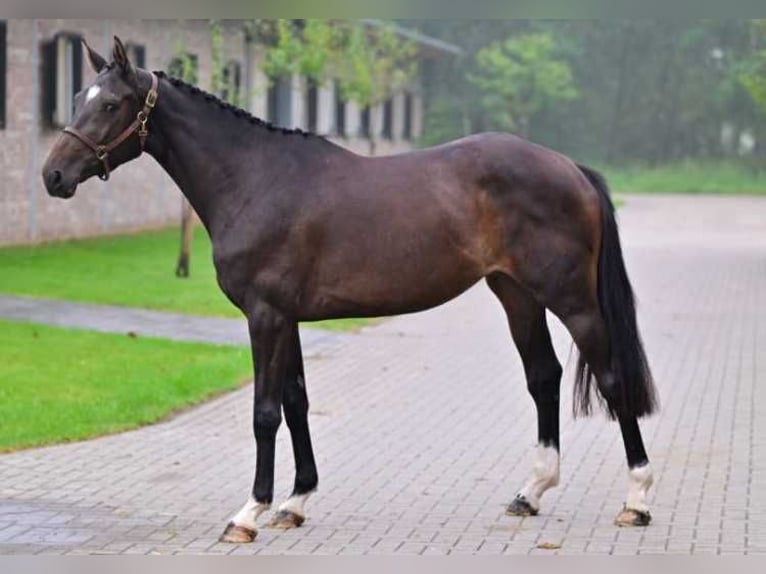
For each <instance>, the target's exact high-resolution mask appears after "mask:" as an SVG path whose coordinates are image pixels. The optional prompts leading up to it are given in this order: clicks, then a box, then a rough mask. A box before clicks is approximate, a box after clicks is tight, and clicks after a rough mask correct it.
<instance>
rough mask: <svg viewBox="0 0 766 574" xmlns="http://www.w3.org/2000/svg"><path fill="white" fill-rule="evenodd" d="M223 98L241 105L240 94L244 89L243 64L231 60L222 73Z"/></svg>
mask: <svg viewBox="0 0 766 574" xmlns="http://www.w3.org/2000/svg"><path fill="white" fill-rule="evenodd" d="M221 83H222V86H221V99H223V100H225V101H227V102H231V103H232V104H234V105H239V94H240V90H241V89H242V66H240V65H239V62H236V61H234V60H231V61H230V62H229V63H228V64H226V67H224V69H223V73H222V74H221Z"/></svg>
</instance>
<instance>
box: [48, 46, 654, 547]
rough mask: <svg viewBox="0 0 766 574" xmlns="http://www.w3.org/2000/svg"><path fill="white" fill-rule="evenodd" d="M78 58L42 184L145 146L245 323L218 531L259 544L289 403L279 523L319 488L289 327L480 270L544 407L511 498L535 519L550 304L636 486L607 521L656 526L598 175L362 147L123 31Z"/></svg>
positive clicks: (635, 373) (649, 385)
mask: <svg viewBox="0 0 766 574" xmlns="http://www.w3.org/2000/svg"><path fill="white" fill-rule="evenodd" d="M86 48H87V46H86ZM87 53H88V59H89V61H90V63H91V66H92V67H93V69H94V70H95V71H96V72H97V74H98V75H97V76H96V78H95V81H94V82H93V84H92V85H91V86H89V87H88V88H87V89H86V90H84V91H83V92H82V93H80V94H79V95H78V96H77V98H76V111H75V115H74V119H73V121H72V124H71V126H69V127H68V128H66V130H65V131H66V132H67V133H65V134H63V135H62V136H61V138H60V139H59V140H58V141H57V142H56V144H55V145H54V146H53V149H52V150H51V152H50V155H49V156H48V159H47V161H46V162H45V166H44V168H43V178H44V181H45V185H46V187H47V189H48V192H49V193H50V194H51V195H54V196H57V197H64V198H66V197H71V196H72V195H74V193H75V188H76V187H77V184H78V183H80V182H82V181H85V180H86V179H88V178H90V177H92V176H94V175H95V176H100V177H102V178H104V177H108V176H109V173H110V171H111V170H113V169H114V168H116V167H118V166H119V165H121V164H123V163H125V162H127V161H130V160H132V159H134V158H136V157H138V156H139V155H140V154H141V153H142V151H143V150H144V149H145V151H147V152H148V153H149V154H151V155H152V156H153V157H154V158H155V159H156V160H157V161H158V162H159V163H160V165H162V167H163V168H164V169H165V170H166V171H167V172H168V174H170V176H171V177H172V178H173V180H174V181H175V182H176V183H177V184H178V186H179V188H180V189H181V191H182V192H183V193H184V195H185V196H186V197H187V198H188V199H189V201H190V202H191V204H192V205H193V207H194V209H195V210H196V212H197V213H198V214H199V217H200V219H201V220H202V223H203V224H204V226H205V228H206V229H207V231H208V233H209V235H210V238H211V240H212V244H213V256H214V262H215V267H216V271H217V276H218V282H219V284H220V286H221V289H222V290H223V291H224V293H226V295H227V296H228V297H229V299H230V300H231V301H232V302H233V303H234V304H235V305H236V306H237V307H238V308H239V309H241V310H242V312H243V313H244V314H245V316H246V317H247V320H248V324H249V328H250V335H251V341H252V354H253V361H254V363H255V365H257V369H256V371H255V383H254V384H255V391H254V401H255V402H254V409H253V429H254V433H255V440H256V444H257V460H256V471H255V481H254V485H253V489H252V495H251V496H250V498H249V500H248V502H247V503H246V504H245V506H244V507H243V508H242V509H241V510H240V511H239V512H238V513H237V514H236V515H235V516H234V517H233V518H232V519H231V521H230V522H229V524H228V525H227V527H226V529H225V531H224V533H223V534H222V536H221V539H222V540H224V541H229V542H247V541H251V540H253V539H254V538H255V535H256V519H257V518H258V516H259V515H260V514H261V513H262V512H264V511H265V510H266V509H268V508H269V507H270V505H271V503H272V497H273V490H274V488H273V482H274V455H275V452H274V451H275V440H276V434H277V429H278V427H279V426H280V423H281V421H282V413H283V412H284V418H285V420H286V422H287V425H288V427H289V429H290V433H291V438H292V444H293V450H294V454H295V467H296V475H295V486H294V490H293V494H292V495H291V496H290V498H289V499H288V500H287V501H285V502H284V503H283V504H282V505H281V506H280V507H279V511H278V512H277V513H276V515H275V516H274V518H273V519H272V524H273V525H276V526H279V527H291V526H298V525H300V524H301V523H302V522H303V520H304V517H305V514H304V503H305V501H306V499H307V497H308V496H309V494H310V493H312V492H313V491H314V490H315V488H316V486H317V470H316V465H315V462H314V454H313V450H312V446H311V438H310V435H309V426H308V399H307V395H306V388H305V381H304V375H303V363H302V357H301V346H300V340H299V335H298V322H299V321H314V320H319V319H329V318H339V317H372V316H381V315H393V314H400V313H409V312H413V311H419V310H423V309H428V308H430V307H434V306H436V305H439V304H441V303H444V302H445V301H448V300H450V299H452V298H454V297H456V296H457V295H459V294H460V293H462V292H463V291H465V290H466V289H468V288H469V287H470V286H472V285H473V284H475V283H476V282H477V281H479V280H481V279H482V278H485V279H486V281H487V284H488V285H489V287H490V288H491V289H492V291H493V292H494V293H495V295H497V297H498V298H499V300H500V302H501V303H502V305H503V307H504V308H505V311H506V313H507V316H508V321H509V324H510V329H511V334H512V336H513V340H514V342H515V344H516V346H517V348H518V350H519V353H520V355H521V358H522V361H523V364H524V369H525V373H526V377H527V382H528V387H529V392H530V393H531V395H532V397H533V399H534V401H535V404H536V406H537V412H538V441H539V450H538V460H537V462H536V464H535V466H534V471H533V473H532V475H531V477H530V478H529V480H528V481H527V482H526V484H524V485H523V486H522V488H521V489H520V490H519V491H518V494H517V495H516V497H515V498H514V499H513V501H512V502H511V503H510V505H509V506H508V512H509V513H511V514H520V515H529V514H537V512H538V510H539V508H540V498H541V496H542V495H543V493H544V492H545V491H546V490H547V489H548V488H550V487H552V486H554V485H556V484H557V483H558V477H559V385H560V380H561V374H562V369H561V365H560V364H559V361H558V360H557V358H556V355H555V353H554V350H553V346H552V344H551V338H550V333H549V331H548V327H547V324H546V319H545V309H546V308H547V309H550V310H551V311H552V312H553V313H554V314H555V315H556V316H557V317H559V318H560V319H561V321H562V322H563V324H564V325H565V326H566V328H567V329H568V330H569V332H570V333H571V335H572V337H573V338H574V341H575V343H576V345H577V347H578V348H579V350H580V360H579V364H578V369H577V377H576V381H575V410H576V411H579V412H583V413H588V412H589V411H590V400H591V394H595V395H596V396H597V397H598V398H599V400H600V401H601V402H602V403H603V405H604V406H605V407H606V410H607V412H608V413H609V415H610V416H611V417H612V418H614V419H616V420H617V421H618V422H619V425H620V428H621V431H622V436H623V439H624V442H625V450H626V453H627V462H628V475H629V489H628V494H627V497H626V502H625V507H624V508H623V509H622V511H621V512H620V513H619V515H618V517H617V519H616V522H617V523H618V524H620V525H645V524H648V523H649V520H650V515H649V511H648V507H647V504H646V493H647V490H648V488H649V487H650V486H651V483H652V472H651V468H650V466H649V462H648V458H647V455H646V452H645V449H644V445H643V442H642V439H641V434H640V431H639V426H638V423H637V418H638V417H640V416H642V415H647V414H650V413H651V412H652V411H653V410H654V408H655V391H654V387H653V382H652V377H651V374H650V371H649V368H648V366H647V362H646V358H645V355H644V351H643V348H642V344H641V340H640V337H639V333H638V328H637V324H636V314H635V306H634V301H633V294H632V291H631V286H630V283H629V281H628V277H627V274H626V271H625V265H624V262H623V257H622V252H621V248H620V242H619V237H618V233H617V226H616V223H615V218H614V213H613V206H612V203H611V202H610V199H609V195H608V190H607V186H606V183H605V182H604V180H603V179H602V177H601V176H600V175H599V174H597V173H596V172H595V171H593V170H591V169H588V168H586V167H583V166H579V165H577V164H575V163H574V162H572V161H571V160H569V159H568V158H566V157H564V156H562V155H560V154H558V153H556V152H553V151H551V150H549V149H546V148H543V147H541V146H538V145H534V144H532V143H530V142H528V141H525V140H523V139H521V138H518V137H515V136H513V135H509V134H502V133H484V134H479V135H475V136H471V137H467V138H463V139H460V140H457V141H454V142H451V143H447V144H445V145H440V146H437V147H433V148H429V149H424V150H421V151H414V152H410V153H405V154H400V155H394V156H388V157H378V158H367V157H362V156H358V155H355V154H353V153H351V152H349V151H347V150H345V149H343V148H341V147H339V146H336V145H334V144H332V143H330V142H329V141H327V140H325V139H324V138H321V137H319V136H316V135H313V134H307V133H304V132H301V131H299V130H286V129H281V128H277V127H274V126H272V125H271V124H268V123H266V122H263V121H262V120H259V119H257V118H254V117H252V116H251V115H250V114H248V113H247V112H245V111H244V110H241V109H239V108H236V107H233V106H231V105H229V104H226V103H224V102H222V101H220V100H219V99H218V98H216V97H215V96H212V95H210V94H207V93H205V92H202V91H201V90H199V89H198V88H196V87H193V86H190V85H188V84H186V83H184V82H182V81H180V80H177V79H174V78H169V77H167V76H166V75H165V74H163V73H161V72H155V73H150V72H148V71H146V70H140V69H136V68H134V67H133V65H132V64H131V62H130V61H129V60H128V58H127V56H126V54H125V50H124V48H123V46H122V44H121V43H120V41H119V39H117V38H115V45H114V54H113V60H114V61H113V62H111V63H107V62H106V60H104V58H102V57H101V56H99V55H98V54H96V53H95V52H93V51H92V50H91V49H90V48H87ZM594 378H595V381H596V385H595V393H592V389H591V386H592V380H593V379H594Z"/></svg>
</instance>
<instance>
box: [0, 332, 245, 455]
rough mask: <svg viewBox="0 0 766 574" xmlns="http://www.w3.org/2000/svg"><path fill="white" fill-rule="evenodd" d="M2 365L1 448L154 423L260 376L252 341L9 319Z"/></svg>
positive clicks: (1, 337)
mask: <svg viewBox="0 0 766 574" xmlns="http://www.w3.org/2000/svg"><path fill="white" fill-rule="evenodd" d="M52 352H55V354H56V356H57V357H60V358H61V360H51V353H52ZM0 364H2V365H3V368H2V370H0V421H2V424H0V452H2V451H5V450H10V449H17V448H23V447H32V446H40V445H43V444H50V443H55V442H65V441H71V440H82V439H85V438H89V437H93V436H97V435H101V434H105V433H113V432H119V431H124V430H128V429H130V428H134V427H137V426H140V425H145V424H149V423H153V422H156V421H158V420H160V419H162V418H164V417H166V416H168V415H169V414H171V413H173V412H175V411H177V410H179V409H181V408H184V407H187V406H190V405H193V404H195V403H198V402H200V401H202V400H204V399H206V398H209V397H211V396H213V395H215V394H218V393H220V392H222V391H226V390H231V389H234V388H236V387H238V386H239V385H241V384H242V383H243V382H244V381H245V380H247V379H248V378H250V377H251V376H252V366H251V359H250V351H249V349H248V348H246V347H232V346H214V345H205V344H198V343H181V342H173V341H164V340H160V339H150V338H144V337H129V336H126V335H108V334H104V333H93V332H87V331H76V330H69V329H60V328H55V327H46V326H40V325H33V324H28V323H15V322H10V321H2V320H0Z"/></svg>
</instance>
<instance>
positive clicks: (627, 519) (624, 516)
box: [614, 508, 652, 526]
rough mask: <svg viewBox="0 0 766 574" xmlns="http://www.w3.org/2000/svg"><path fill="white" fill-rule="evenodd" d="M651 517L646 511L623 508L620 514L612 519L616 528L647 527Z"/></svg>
mask: <svg viewBox="0 0 766 574" xmlns="http://www.w3.org/2000/svg"><path fill="white" fill-rule="evenodd" d="M651 521H652V515H651V514H649V512H648V511H643V510H636V509H635V508H623V509H622V512H620V513H619V514H618V515H617V518H615V519H614V523H615V524H616V525H617V526H649V523H650V522H651Z"/></svg>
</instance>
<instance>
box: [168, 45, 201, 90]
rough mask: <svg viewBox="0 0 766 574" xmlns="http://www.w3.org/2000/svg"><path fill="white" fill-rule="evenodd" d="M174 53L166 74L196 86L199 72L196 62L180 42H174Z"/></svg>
mask: <svg viewBox="0 0 766 574" xmlns="http://www.w3.org/2000/svg"><path fill="white" fill-rule="evenodd" d="M174 53H175V55H174V56H173V59H172V60H171V62H170V65H169V66H168V73H169V74H170V75H171V76H175V77H176V78H179V79H181V80H183V81H184V82H188V83H190V84H195V85H196V84H198V83H199V71H198V64H197V60H196V59H195V58H193V57H192V55H191V54H190V53H189V52H187V51H186V49H185V48H184V44H183V43H182V42H180V41H178V42H176V46H175V50H174Z"/></svg>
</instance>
